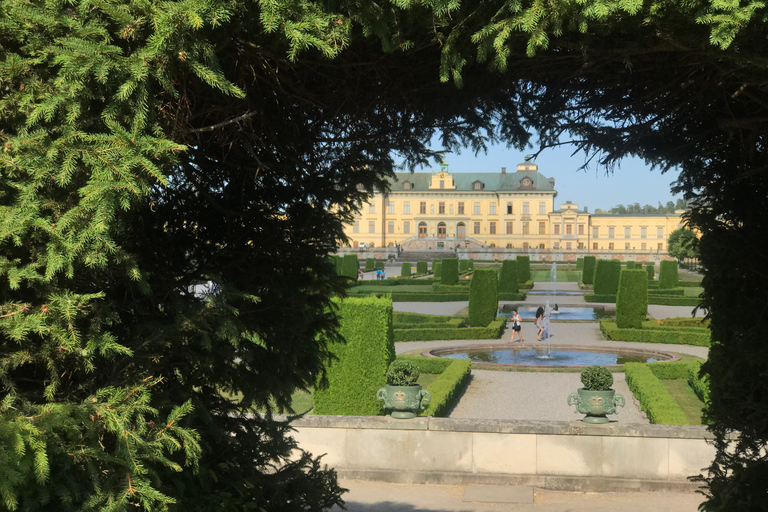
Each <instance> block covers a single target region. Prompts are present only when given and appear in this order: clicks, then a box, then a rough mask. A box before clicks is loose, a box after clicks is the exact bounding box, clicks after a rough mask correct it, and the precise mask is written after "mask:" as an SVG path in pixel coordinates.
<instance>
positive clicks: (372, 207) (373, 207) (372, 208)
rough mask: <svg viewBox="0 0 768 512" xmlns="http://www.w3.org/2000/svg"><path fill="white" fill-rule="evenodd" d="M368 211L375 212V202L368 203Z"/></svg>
mask: <svg viewBox="0 0 768 512" xmlns="http://www.w3.org/2000/svg"><path fill="white" fill-rule="evenodd" d="M368 213H376V203H370V204H369V205H368Z"/></svg>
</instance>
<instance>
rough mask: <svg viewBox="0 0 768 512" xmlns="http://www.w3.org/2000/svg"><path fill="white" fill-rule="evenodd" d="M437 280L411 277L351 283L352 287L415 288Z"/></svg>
mask: <svg viewBox="0 0 768 512" xmlns="http://www.w3.org/2000/svg"><path fill="white" fill-rule="evenodd" d="M434 282H435V280H434V279H432V278H431V277H428V278H425V279H412V278H410V277H388V278H386V279H382V280H381V281H377V280H375V279H373V280H370V279H369V280H366V281H356V282H354V283H351V286H352V287H355V286H398V285H401V284H407V285H415V286H428V285H431V284H434Z"/></svg>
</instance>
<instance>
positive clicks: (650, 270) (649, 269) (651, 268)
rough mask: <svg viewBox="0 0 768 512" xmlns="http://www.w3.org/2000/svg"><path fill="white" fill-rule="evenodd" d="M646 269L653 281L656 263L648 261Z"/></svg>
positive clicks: (649, 278)
mask: <svg viewBox="0 0 768 512" xmlns="http://www.w3.org/2000/svg"><path fill="white" fill-rule="evenodd" d="M645 271H646V272H648V280H649V281H653V278H654V276H655V275H656V265H654V264H653V263H646V265H645Z"/></svg>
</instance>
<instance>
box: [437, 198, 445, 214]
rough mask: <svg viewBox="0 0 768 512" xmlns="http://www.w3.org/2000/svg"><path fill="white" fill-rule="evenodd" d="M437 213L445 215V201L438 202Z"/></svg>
mask: <svg viewBox="0 0 768 512" xmlns="http://www.w3.org/2000/svg"><path fill="white" fill-rule="evenodd" d="M437 213H439V214H440V215H445V202H444V201H440V202H439V203H437Z"/></svg>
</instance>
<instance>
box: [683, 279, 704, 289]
mask: <svg viewBox="0 0 768 512" xmlns="http://www.w3.org/2000/svg"><path fill="white" fill-rule="evenodd" d="M677 287H678V288H699V287H701V281H679V280H678V281H677Z"/></svg>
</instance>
